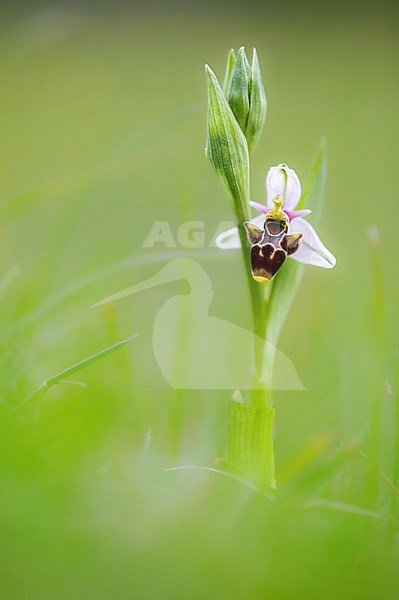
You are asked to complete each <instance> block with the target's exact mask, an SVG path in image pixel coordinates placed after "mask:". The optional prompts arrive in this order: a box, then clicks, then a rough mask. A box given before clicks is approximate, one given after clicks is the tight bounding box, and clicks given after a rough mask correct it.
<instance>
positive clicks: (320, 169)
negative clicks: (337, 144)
mask: <svg viewBox="0 0 399 600" xmlns="http://www.w3.org/2000/svg"><path fill="white" fill-rule="evenodd" d="M326 146H327V145H326V141H325V140H324V139H323V140H321V142H320V146H319V150H318V152H317V155H316V158H315V160H314V163H313V166H312V168H311V170H310V173H309V175H308V177H307V180H306V185H305V187H304V189H303V192H302V196H301V199H300V201H299V204H298V206H297V210H299V209H301V208H310V209H311V211H312V223H313V224H314V225H317V224H318V223H319V221H320V217H321V213H322V208H323V204H324V195H325V193H324V192H325V186H326V179H327V148H326Z"/></svg>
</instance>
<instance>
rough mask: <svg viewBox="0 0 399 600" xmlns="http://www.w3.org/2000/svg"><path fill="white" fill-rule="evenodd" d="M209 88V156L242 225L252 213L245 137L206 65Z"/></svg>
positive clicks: (213, 75) (207, 150) (207, 151)
mask: <svg viewBox="0 0 399 600" xmlns="http://www.w3.org/2000/svg"><path fill="white" fill-rule="evenodd" d="M205 69H206V75H207V85H208V138H207V148H206V154H207V156H208V158H209V160H210V161H211V163H212V164H213V166H214V167H215V169H216V171H217V173H218V174H219V176H220V177H221V179H222V180H223V182H224V183H225V185H226V187H227V189H228V190H229V192H230V194H231V196H232V198H233V204H234V211H235V213H236V216H237V218H238V220H239V221H240V222H241V223H242V222H243V221H244V220H245V219H246V215H248V212H249V154H248V145H247V141H246V139H245V136H244V134H243V132H242V130H241V129H240V126H239V125H238V123H237V120H236V118H235V117H234V115H233V112H232V110H231V108H230V106H229V104H228V102H227V100H226V97H225V95H224V94H223V91H222V88H221V87H220V85H219V82H218V80H217V78H216V75H215V74H214V73H213V71H212V69H210V68H209V67H208V65H206V67H205Z"/></svg>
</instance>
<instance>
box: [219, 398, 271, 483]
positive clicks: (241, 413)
mask: <svg viewBox="0 0 399 600" xmlns="http://www.w3.org/2000/svg"><path fill="white" fill-rule="evenodd" d="M273 426H274V407H273V408H256V407H254V406H250V405H249V404H243V403H240V402H235V401H231V403H230V407H229V459H228V460H229V463H230V465H231V466H232V467H233V468H234V470H236V471H237V472H238V473H239V474H241V476H242V477H244V478H245V479H247V480H248V481H251V482H252V483H254V484H255V485H256V486H257V487H258V488H259V489H267V488H270V487H271V488H275V487H276V479H275V468H274V449H273Z"/></svg>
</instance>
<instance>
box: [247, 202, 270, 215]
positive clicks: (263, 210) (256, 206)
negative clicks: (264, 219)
mask: <svg viewBox="0 0 399 600" xmlns="http://www.w3.org/2000/svg"><path fill="white" fill-rule="evenodd" d="M249 204H250V206H252V208H254V209H255V210H257V211H258V212H260V213H265V214H266V213H267V212H269V210H270V208H271V207H269V206H265V205H264V204H260V203H259V202H252V200H251V201H250V202H249Z"/></svg>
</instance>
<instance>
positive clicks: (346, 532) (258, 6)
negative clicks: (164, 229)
mask: <svg viewBox="0 0 399 600" xmlns="http://www.w3.org/2000/svg"><path fill="white" fill-rule="evenodd" d="M0 31H1V37H0V48H1V52H0V69H1V80H0V87H1V93H0V115H1V145H0V169H1V171H0V172H1V184H0V306H1V311H0V326H1V347H0V351H1V355H0V386H1V387H0V465H1V483H0V490H1V493H0V531H1V534H0V552H1V554H0V556H1V562H0V565H1V566H0V573H1V575H0V597H1V598H4V599H7V600H14V599H20V598H21V599H25V598H35V599H36V598H37V599H47V598H49V599H62V600H63V599H69V598H74V599H75V598H91V597H92V598H96V599H103V598H104V599H108V598H117V599H118V600H119V599H125V598H126V599H132V598H140V599H147V598H151V599H152V598H162V599H164V598H171V599H180V598H182V599H186V598H190V599H191V598H198V599H204V598H237V599H244V598H251V599H252V598H266V597H270V598H273V599H274V598H284V599H285V598H304V599H307V598H318V597H320V596H323V597H328V598H330V597H331V598H336V597H340V598H384V599H385V598H396V597H397V594H398V591H397V584H398V579H399V577H398V558H399V547H398V544H399V538H398V533H399V519H398V512H397V502H396V501H397V496H398V489H397V485H398V483H399V481H398V479H397V478H398V475H399V473H397V472H396V471H397V463H396V462H395V458H396V456H397V452H396V450H395V448H398V439H397V437H398V422H397V420H396V419H397V412H396V411H397V408H396V407H397V406H398V393H399V391H398V379H399V377H398V354H397V345H398V338H397V335H398V310H397V306H398V301H399V282H398V269H397V262H398V250H397V231H396V221H397V220H398V218H399V205H398V202H397V198H396V195H397V189H398V187H399V176H398V170H397V160H398V157H399V149H398V144H397V140H398V119H397V107H398V91H399V86H398V82H397V72H398V66H399V65H398V62H399V61H398V56H399V54H398V36H397V34H398V10H397V8H396V6H395V3H394V2H384V1H382V2H379V3H360V2H359V3H355V2H352V3H339V2H336V3H322V2H278V3H276V2H262V3H261V2H259V3H255V2H246V3H238V2H237V3H236V2H191V3H190V2H151V1H149V2H137V3H136V2H67V1H65V2H58V3H50V2H29V3H25V4H24V3H18V2H16V3H12V4H11V3H9V4H6V3H4V4H2V5H1V19H0ZM241 45H245V46H246V47H247V48H248V49H250V48H251V47H252V46H256V48H257V50H258V54H259V59H260V63H261V67H262V72H263V77H264V82H265V87H266V93H267V96H268V101H269V111H268V117H267V122H266V128H265V132H264V135H263V138H262V140H261V142H260V143H259V146H258V147H257V149H256V151H255V153H254V156H253V161H252V197H253V199H256V200H258V201H260V202H262V200H263V199H264V179H265V175H266V172H267V169H268V168H269V166H271V165H274V164H278V163H279V162H283V161H284V162H287V163H288V164H289V165H290V166H292V167H293V168H295V170H296V171H297V173H298V174H299V176H300V177H301V179H302V180H303V181H304V180H305V179H306V174H307V172H308V170H309V168H310V165H311V163H312V160H313V157H314V155H315V152H316V150H317V148H318V145H319V142H320V139H321V138H323V137H325V138H326V139H327V144H328V182H327V196H326V203H325V207H324V213H323V218H322V223H321V226H320V229H319V231H320V235H321V237H322V239H323V241H324V242H325V243H326V245H327V246H328V247H329V248H330V249H331V250H332V251H333V252H334V254H335V255H336V256H337V261H338V262H337V266H336V268H335V269H334V270H332V271H324V270H321V269H317V268H313V267H309V268H307V270H306V274H305V277H304V279H303V281H302V284H301V287H300V289H299V293H298V295H297V299H296V301H295V304H294V306H293V308H292V310H291V314H290V317H289V319H288V322H287V324H286V326H285V329H284V333H283V337H282V340H281V346H280V348H281V350H283V351H284V352H286V353H287V354H288V355H289V356H290V358H291V359H292V360H293V362H294V364H295V366H296V367H297V369H298V372H299V373H300V375H301V378H302V381H303V382H304V385H305V387H306V391H304V392H276V394H275V404H276V408H277V424H276V438H275V439H276V460H277V480H278V483H279V489H278V491H277V493H276V495H275V496H274V498H273V499H269V498H266V497H264V496H263V495H261V494H260V493H257V492H255V491H253V490H252V489H250V488H248V487H246V486H245V485H243V484H242V483H240V482H238V481H236V480H234V479H232V478H228V477H226V476H223V475H220V474H218V473H214V472H212V471H206V470H199V469H185V470H178V471H166V470H165V469H167V468H168V467H173V466H183V465H185V466H196V467H201V466H210V467H213V466H214V465H215V458H216V457H223V456H224V455H225V452H226V450H225V447H226V438H227V408H228V400H229V398H230V395H231V394H230V392H229V391H228V390H226V391H209V390H207V391H194V392H193V391H189V390H183V391H181V390H172V389H170V388H169V387H168V385H167V384H166V382H165V381H164V379H163V377H162V375H161V374H160V371H159V368H158V366H157V364H156V361H155V359H154V356H153V352H152V345H151V334H152V326H153V321H154V317H155V315H156V313H157V311H158V310H159V309H160V308H161V307H162V306H163V304H164V302H165V301H166V300H167V299H168V298H170V297H171V296H173V295H175V294H176V293H185V292H187V287H186V286H185V284H184V283H182V282H175V283H170V284H168V285H166V286H162V287H159V288H155V289H154V290H151V291H147V292H144V293H142V294H140V295H137V296H134V297H131V298H128V299H126V300H124V301H121V302H120V303H116V304H115V305H114V306H113V307H111V308H108V309H104V310H103V311H102V310H101V309H96V310H90V308H89V307H90V306H91V305H92V304H93V303H95V302H96V301H98V300H99V299H101V298H103V297H104V296H106V295H108V294H110V293H112V292H115V291H117V290H119V289H121V288H123V287H125V286H128V285H130V284H131V283H132V282H137V281H140V280H143V279H146V278H147V277H149V276H150V275H152V274H154V273H156V272H157V271H158V270H159V269H160V266H162V265H163V264H164V263H165V261H166V260H167V259H168V258H169V257H170V256H179V255H182V256H185V257H192V258H194V259H195V260H198V261H199V262H200V263H201V264H202V265H203V267H204V268H205V269H206V271H207V272H208V273H209V276H210V277H211V279H212V283H213V288H214V298H213V301H212V304H211V307H210V314H212V315H213V316H219V317H221V318H224V319H226V320H228V321H231V322H232V323H236V324H240V325H243V326H246V327H249V326H250V308H249V303H248V298H247V292H246V289H245V280H244V271H243V267H242V264H241V258H240V255H239V253H235V252H233V253H231V254H230V253H229V254H228V256H226V255H225V254H224V253H222V252H221V251H218V250H216V249H209V248H207V249H204V250H203V251H202V250H201V249H197V250H191V251H190V250H187V249H185V248H179V247H177V248H176V249H174V250H173V251H172V254H170V255H169V254H167V253H166V251H165V249H164V248H163V247H162V245H159V247H157V248H155V249H150V250H148V249H143V248H142V244H143V241H144V239H145V237H146V235H147V233H148V231H149V228H150V226H151V223H152V222H153V221H154V219H156V218H159V219H164V220H169V221H170V222H171V224H172V225H171V227H172V230H173V232H174V233H175V232H176V227H177V226H178V224H179V222H183V221H185V220H187V219H191V220H192V219H199V220H205V221H206V223H207V225H206V235H207V239H208V240H209V239H210V238H211V237H212V234H213V233H214V230H215V223H216V224H218V222H219V221H220V220H231V219H232V214H231V211H230V204H229V200H228V198H227V195H226V194H225V192H224V190H223V189H222V187H221V185H220V183H219V182H218V180H217V178H216V176H215V174H214V173H213V171H212V169H211V167H210V165H209V164H208V163H207V161H206V160H205V157H204V144H205V122H206V90H205V82H204V69H203V67H204V64H205V63H209V64H210V65H211V67H212V68H213V69H214V70H215V71H216V72H217V73H218V74H219V76H220V77H221V76H222V73H223V71H224V65H225V59H226V55H227V51H228V50H229V48H230V47H235V48H238V47H239V46H241ZM371 227H377V228H378V231H379V240H380V241H378V240H376V239H375V238H376V232H375V230H373V231H374V233H372V235H371V236H370V233H368V232H369V230H370V228H371ZM370 238H371V241H370ZM373 240H374V241H373ZM135 332H139V333H140V337H139V338H137V339H135V340H133V341H132V343H131V344H130V345H129V346H127V347H126V348H124V349H122V350H119V351H118V352H116V353H115V354H112V355H110V356H108V357H106V358H104V359H103V360H102V361H101V362H97V363H95V364H93V365H92V366H90V367H88V368H87V369H85V370H83V371H81V372H80V373H78V374H76V375H75V376H74V377H72V379H73V380H74V381H77V382H78V383H80V384H85V385H84V386H82V385H72V384H60V385H57V386H54V387H53V388H51V389H50V390H49V391H48V392H47V393H46V394H45V395H43V396H41V397H39V398H35V399H33V400H32V401H31V402H29V403H27V404H26V405H25V406H24V407H23V408H22V409H21V410H18V411H14V410H13V407H15V406H16V405H17V404H18V403H19V402H21V401H22V400H24V398H26V397H27V396H28V395H29V394H30V393H31V392H32V390H34V389H35V388H37V386H38V385H40V383H41V382H42V381H43V380H45V379H46V378H48V377H50V376H52V375H54V374H55V373H57V372H59V371H61V370H62V369H64V368H66V367H68V366H69V365H72V364H74V363H75V362H77V361H78V360H81V359H83V358H85V357H86V356H89V355H91V354H93V353H95V352H97V351H99V350H100V349H102V348H105V347H107V346H109V345H110V344H112V343H114V342H116V341H118V340H120V339H124V338H127V337H128V336H130V335H131V334H132V333H135ZM173 342H174V344H175V345H176V346H178V339H177V340H174V341H173ZM373 407H374V408H373ZM373 432H374V433H373Z"/></svg>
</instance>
